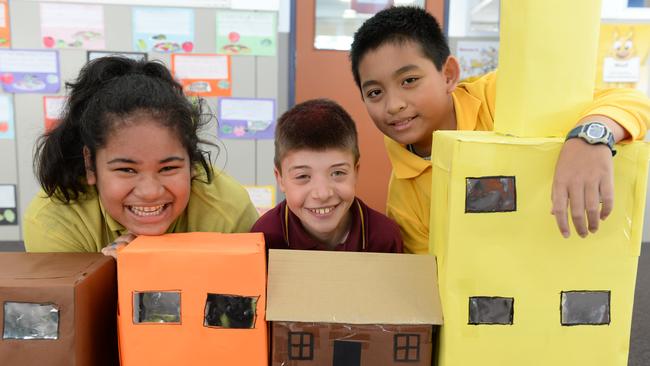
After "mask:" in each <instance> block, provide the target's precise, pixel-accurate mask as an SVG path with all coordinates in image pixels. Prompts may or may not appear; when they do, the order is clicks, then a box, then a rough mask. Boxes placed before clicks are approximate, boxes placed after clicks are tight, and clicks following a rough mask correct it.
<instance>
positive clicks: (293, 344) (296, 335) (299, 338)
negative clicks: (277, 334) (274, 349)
mask: <svg viewBox="0 0 650 366" xmlns="http://www.w3.org/2000/svg"><path fill="white" fill-rule="evenodd" d="M288 341H289V359H290V360H313V359H314V335H313V334H311V333H309V332H289V339H288Z"/></svg>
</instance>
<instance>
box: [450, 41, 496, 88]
mask: <svg viewBox="0 0 650 366" xmlns="http://www.w3.org/2000/svg"><path fill="white" fill-rule="evenodd" d="M456 57H458V61H459V63H460V78H461V80H464V79H467V78H470V77H473V76H480V75H483V74H487V73H488V72H490V71H493V70H495V69H496V68H497V62H498V59H499V42H498V41H459V42H458V45H457V50H456Z"/></svg>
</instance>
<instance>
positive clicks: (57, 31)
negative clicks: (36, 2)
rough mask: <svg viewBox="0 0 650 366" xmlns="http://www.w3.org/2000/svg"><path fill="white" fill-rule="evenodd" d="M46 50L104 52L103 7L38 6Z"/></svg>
mask: <svg viewBox="0 0 650 366" xmlns="http://www.w3.org/2000/svg"><path fill="white" fill-rule="evenodd" d="M41 40H42V42H43V47H45V48H77V49H100V50H101V49H104V48H106V44H105V40H104V7H103V6H101V5H77V4H50V3H41Z"/></svg>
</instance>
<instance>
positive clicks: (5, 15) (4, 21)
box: [0, 0, 11, 48]
mask: <svg viewBox="0 0 650 366" xmlns="http://www.w3.org/2000/svg"><path fill="white" fill-rule="evenodd" d="M9 47H11V29H10V28H9V4H8V3H7V0H0V48H9Z"/></svg>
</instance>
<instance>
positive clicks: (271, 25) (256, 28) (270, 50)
mask: <svg viewBox="0 0 650 366" xmlns="http://www.w3.org/2000/svg"><path fill="white" fill-rule="evenodd" d="M277 29H278V17H277V13H276V12H255V11H228V10H223V11H219V12H218V13H217V52H219V53H223V54H228V55H247V56H275V54H276V53H277V51H276V49H277V40H276V34H277Z"/></svg>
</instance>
